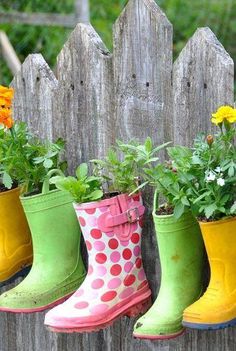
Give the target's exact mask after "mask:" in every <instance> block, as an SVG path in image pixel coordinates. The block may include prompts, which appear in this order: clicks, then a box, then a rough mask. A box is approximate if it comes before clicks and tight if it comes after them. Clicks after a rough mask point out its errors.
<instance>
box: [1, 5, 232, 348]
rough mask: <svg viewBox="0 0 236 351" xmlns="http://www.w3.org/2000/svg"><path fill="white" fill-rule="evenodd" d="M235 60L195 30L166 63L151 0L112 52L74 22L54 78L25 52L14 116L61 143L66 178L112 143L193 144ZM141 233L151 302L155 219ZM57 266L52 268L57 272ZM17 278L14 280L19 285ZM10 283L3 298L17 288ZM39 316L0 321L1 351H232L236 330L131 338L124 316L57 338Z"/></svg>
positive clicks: (126, 24) (155, 279) (164, 27)
mask: <svg viewBox="0 0 236 351" xmlns="http://www.w3.org/2000/svg"><path fill="white" fill-rule="evenodd" d="M233 79H234V72H233V61H232V59H231V58H230V56H229V55H228V54H227V52H226V51H225V50H224V48H223V47H222V45H221V44H220V43H219V41H218V40H217V39H216V37H215V35H214V34H213V33H212V32H211V30H210V29H209V28H201V29H198V30H197V31H196V33H195V34H194V35H193V37H192V38H191V39H190V40H189V42H188V43H187V44H186V46H185V48H184V49H183V51H182V52H181V54H180V56H179V57H178V58H177V60H176V62H175V63H174V65H173V64H172V25H171V23H170V22H169V21H168V19H167V18H166V16H165V14H164V13H163V12H162V11H161V9H160V8H159V7H158V6H157V4H156V3H155V1H154V0H130V1H129V2H128V4H127V6H126V8H125V9H124V10H123V12H122V14H121V15H120V17H119V18H118V19H117V21H116V23H115V25H114V50H113V54H111V53H110V52H109V51H108V50H107V49H106V47H105V45H104V44H103V42H102V41H101V39H100V38H99V36H98V34H97V33H96V32H95V30H94V29H93V28H92V27H91V25H89V24H78V25H77V26H76V28H75V29H74V31H73V32H72V33H71V35H70V37H69V39H68V41H67V42H66V44H65V45H64V47H63V48H62V50H61V52H60V54H59V55H58V60H57V67H56V73H55V74H54V73H53V72H52V71H51V70H50V68H49V67H48V65H47V63H46V62H45V61H44V59H43V57H42V56H41V55H37V54H35V55H30V56H29V57H28V58H27V59H26V60H25V62H24V63H23V65H22V68H21V70H20V71H19V72H18V74H17V75H16V77H15V78H14V80H13V86H14V88H15V100H14V117H15V119H23V120H26V121H27V122H28V123H29V125H30V127H31V129H32V130H34V131H36V132H37V133H38V135H40V136H42V137H44V138H45V137H46V138H48V139H52V138H53V139H54V138H56V137H58V136H61V137H63V138H65V140H66V142H67V158H68V161H69V171H70V172H71V173H73V172H74V170H75V168H76V165H78V163H80V162H82V161H86V160H88V159H90V158H97V157H103V156H104V154H105V152H106V150H107V149H108V147H109V146H110V145H112V143H114V141H115V140H116V139H117V138H121V139H123V140H124V141H129V140H130V139H132V138H138V139H139V140H140V141H143V140H144V139H145V138H146V137H147V136H148V135H149V136H151V137H152V138H153V140H154V141H155V142H158V143H162V142H166V141H169V140H174V142H175V143H180V144H186V145H191V144H192V141H193V138H194V136H195V135H196V132H197V131H200V130H203V131H205V132H207V131H208V130H210V120H209V118H210V114H211V112H212V111H213V110H215V109H216V108H217V107H218V106H219V105H221V104H226V103H227V104H231V105H233V95H234V83H233ZM151 201H152V199H151V194H150V193H146V194H145V202H146V205H147V207H148V211H147V221H146V226H145V228H144V231H143V243H142V245H143V247H142V249H143V257H144V264H145V269H146V272H147V276H148V279H149V281H150V285H151V288H152V291H153V297H156V295H157V292H158V287H159V284H160V265H159V262H158V253H157V247H156V240H155V233H154V230H153V225H152V222H151V215H150V214H151V207H152V203H151ZM55 269H56V267H55ZM18 281H19V280H18ZM13 286H14V284H11V285H8V286H7V287H5V288H4V289H2V290H1V292H3V291H5V290H8V289H9V288H11V287H13ZM43 320H44V313H35V314H30V315H23V314H19V315H14V314H10V313H1V315H0V351H39V350H42V351H46V350H50V351H51V350H52V351H72V350H73V351H87V350H91V351H135V350H141V351H154V350H156V351H188V350H191V351H199V350H204V351H213V350H214V351H215V350H221V351H232V350H234V349H235V341H234V340H235V337H236V329H233V328H229V329H226V330H221V331H216V332H207V331H205V332H198V331H188V332H187V333H186V334H185V335H184V336H182V337H180V338H177V339H175V340H170V341H165V342H163V341H160V342H152V341H140V340H137V339H134V338H132V328H133V325H134V320H133V319H128V318H126V317H124V318H122V319H120V320H118V321H117V322H115V323H114V325H113V326H111V327H110V328H107V329H105V330H103V331H100V332H97V333H93V334H82V335H80V334H68V335H66V334H54V333H51V332H49V331H48V330H47V329H46V328H45V327H44V325H43Z"/></svg>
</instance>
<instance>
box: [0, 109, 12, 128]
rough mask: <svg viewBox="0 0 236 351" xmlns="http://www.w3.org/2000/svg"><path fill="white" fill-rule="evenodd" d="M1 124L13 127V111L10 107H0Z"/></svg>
mask: <svg viewBox="0 0 236 351" xmlns="http://www.w3.org/2000/svg"><path fill="white" fill-rule="evenodd" d="M0 124H4V126H5V127H7V128H11V127H12V126H13V119H12V112H11V109H10V108H0Z"/></svg>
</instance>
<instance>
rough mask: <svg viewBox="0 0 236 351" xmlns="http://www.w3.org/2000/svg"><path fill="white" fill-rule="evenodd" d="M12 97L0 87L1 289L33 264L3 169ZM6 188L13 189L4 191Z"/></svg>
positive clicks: (24, 224) (18, 208)
mask: <svg viewBox="0 0 236 351" xmlns="http://www.w3.org/2000/svg"><path fill="white" fill-rule="evenodd" d="M12 98H13V89H12V88H6V87H3V86H0V211H1V221H0V252H1V255H0V286H3V285H6V284H9V283H10V282H11V281H13V280H14V279H16V278H17V277H18V276H24V275H25V274H27V273H28V271H29V268H30V265H31V263H32V244H31V237H30V231H29V227H28V224H27V221H26V218H25V215H24V212H23V209H22V206H21V203H20V200H19V195H20V188H19V187H17V182H16V181H15V182H14V183H13V182H12V180H11V178H10V176H9V174H8V173H7V171H6V169H5V167H3V165H4V162H5V159H4V157H5V152H4V150H8V147H9V144H8V142H6V141H3V140H4V139H5V135H6V134H7V133H8V130H9V128H12V126H13V120H12V111H11V104H12ZM4 128H5V129H4ZM8 152H9V151H8ZM8 188H9V189H11V188H12V189H11V190H9V191H7V190H8ZM9 213H11V216H9Z"/></svg>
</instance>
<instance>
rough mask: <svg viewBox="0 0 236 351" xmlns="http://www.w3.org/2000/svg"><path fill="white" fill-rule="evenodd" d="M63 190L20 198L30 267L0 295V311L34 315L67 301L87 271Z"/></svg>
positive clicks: (72, 212)
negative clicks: (30, 244) (28, 235)
mask: <svg viewBox="0 0 236 351" xmlns="http://www.w3.org/2000/svg"><path fill="white" fill-rule="evenodd" d="M72 201H73V200H72V197H71V196H70V195H69V194H68V193H67V192H64V191H60V190H53V191H49V185H48V181H47V182H45V183H44V188H43V192H42V194H39V195H34V196H29V197H21V202H22V205H23V208H24V211H25V214H26V217H27V220H28V223H29V226H30V229H31V233H32V240H33V253H34V255H33V266H32V269H31V271H30V273H29V274H28V276H27V277H26V278H25V279H24V280H23V281H22V282H21V283H20V284H19V285H18V286H16V287H15V288H13V289H11V290H9V291H7V292H5V293H4V294H2V295H1V296H0V311H9V312H25V313H27V312H37V311H43V310H45V309H47V308H49V307H52V306H55V305H57V304H59V303H61V302H62V301H64V300H65V299H66V298H68V297H69V296H70V295H71V294H72V293H73V292H74V291H75V290H77V289H78V287H79V286H80V284H81V283H82V282H83V280H84V277H85V275H86V271H85V268H84V265H83V261H82V258H81V254H80V235H81V233H80V228H79V225H78V221H77V218H76V214H75V212H74V209H73V206H72Z"/></svg>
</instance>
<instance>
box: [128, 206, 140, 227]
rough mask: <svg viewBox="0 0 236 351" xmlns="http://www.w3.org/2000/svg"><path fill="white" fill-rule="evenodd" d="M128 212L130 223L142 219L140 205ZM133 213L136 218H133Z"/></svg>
mask: <svg viewBox="0 0 236 351" xmlns="http://www.w3.org/2000/svg"><path fill="white" fill-rule="evenodd" d="M126 214H127V219H128V223H134V222H137V221H139V219H140V216H139V210H138V207H134V208H130V209H128V210H127V211H126ZM133 215H135V218H133Z"/></svg>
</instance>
